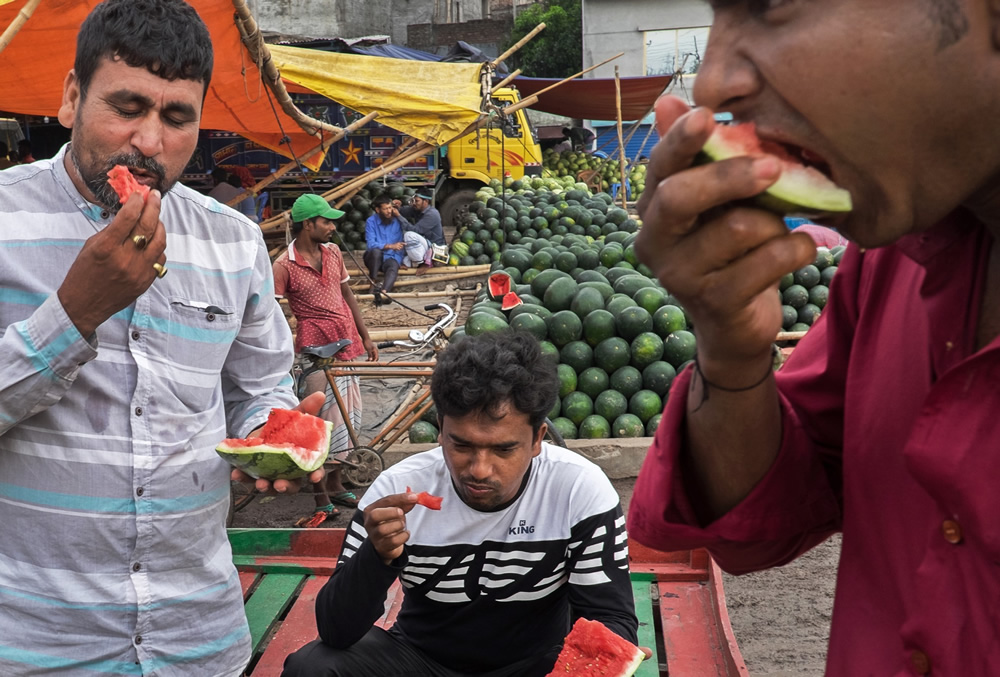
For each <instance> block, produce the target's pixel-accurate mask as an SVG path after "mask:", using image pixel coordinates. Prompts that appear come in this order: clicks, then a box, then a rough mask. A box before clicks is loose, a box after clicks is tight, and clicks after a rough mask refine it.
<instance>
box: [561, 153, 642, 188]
mask: <svg viewBox="0 0 1000 677" xmlns="http://www.w3.org/2000/svg"><path fill="white" fill-rule="evenodd" d="M542 165H543V167H544V169H543V170H542V177H543V178H547V177H555V178H563V177H566V176H569V177H574V180H575V177H577V176H579V175H580V172H585V171H588V170H593V171H599V172H600V173H601V178H600V180H601V189H602V190H610V189H611V185H612V184H614V183H619V182H620V181H621V162H620V161H619V160H607V159H604V158H602V157H600V156H597V155H593V154H591V153H585V152H583V151H572V150H566V151H562V152H556V151H553V150H552V149H551V148H547V149H545V151H544V152H543V153H542ZM628 180H629V183H630V184H631V187H632V196H631V199H633V200H638V199H639V196H640V195H642V192H643V191H644V190H645V189H646V165H644V164H641V163H635V164H632V165H630V166H629V168H628Z"/></svg>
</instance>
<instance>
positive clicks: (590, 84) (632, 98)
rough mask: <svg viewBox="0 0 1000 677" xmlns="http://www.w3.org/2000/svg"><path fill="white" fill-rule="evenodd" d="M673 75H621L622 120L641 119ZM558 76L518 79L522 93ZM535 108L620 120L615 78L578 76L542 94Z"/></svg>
mask: <svg viewBox="0 0 1000 677" xmlns="http://www.w3.org/2000/svg"><path fill="white" fill-rule="evenodd" d="M671 77H672V76H670V75H651V76H649V77H644V78H621V90H622V120H639V119H641V118H642V117H643V116H645V115H646V114H647V113H649V109H650V108H652V107H653V104H654V103H656V99H658V98H659V97H660V95H661V94H663V92H664V90H665V89H666V88H667V85H669V84H670V79H671ZM557 82H559V81H558V80H548V79H544V78H527V77H524V76H521V77H518V78H516V79H515V80H514V84H515V85H516V86H517V89H518V91H520V92H521V96H522V97H525V98H527V97H529V96H531V95H532V94H534V93H535V92H537V91H540V90H542V89H545V88H546V87H548V86H549V85H554V84H555V83H557ZM532 108H534V109H535V110H540V111H544V112H546V113H552V114H553V115H563V116H565V117H568V118H582V119H584V120H617V119H618V112H617V110H616V107H615V81H614V78H602V79H578V80H572V81H570V82H567V83H566V84H563V85H560V86H559V87H557V88H555V89H553V90H552V91H550V92H547V93H545V94H542V95H541V96H540V97H539V98H538V103H536V104H535V105H533V106H532Z"/></svg>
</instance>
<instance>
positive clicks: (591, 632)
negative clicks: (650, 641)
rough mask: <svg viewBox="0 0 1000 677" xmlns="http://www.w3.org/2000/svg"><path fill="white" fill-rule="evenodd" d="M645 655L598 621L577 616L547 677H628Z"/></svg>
mask: <svg viewBox="0 0 1000 677" xmlns="http://www.w3.org/2000/svg"><path fill="white" fill-rule="evenodd" d="M643 658H645V654H644V653H642V650H640V649H639V647H637V646H636V645H634V644H632V643H631V642H629V641H627V640H625V639H623V638H621V637H619V636H618V635H616V634H615V633H613V632H611V631H610V630H608V629H607V628H606V627H605V626H604V624H603V623H601V622H599V621H590V620H587V619H586V618H580V619H577V621H576V623H574V624H573V629H572V630H571V631H570V633H569V634H568V635H567V636H566V641H565V642H564V643H563V648H562V651H561V652H559V658H557V659H556V664H555V666H554V667H553V668H552V672H550V673H549V674H548V676H547V677H566V676H567V675H573V676H574V677H592V676H593V677H597V676H600V677H629V675H632V674H634V673H635V671H636V670H637V669H638V668H639V664H640V663H642V661H643Z"/></svg>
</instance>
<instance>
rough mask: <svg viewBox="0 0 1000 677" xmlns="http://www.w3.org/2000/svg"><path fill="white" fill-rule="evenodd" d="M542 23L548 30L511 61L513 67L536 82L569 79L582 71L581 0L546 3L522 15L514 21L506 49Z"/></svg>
mask: <svg viewBox="0 0 1000 677" xmlns="http://www.w3.org/2000/svg"><path fill="white" fill-rule="evenodd" d="M540 23H544V24H545V30H543V31H542V32H541V33H539V34H538V35H536V36H535V37H534V38H532V40H531V41H530V42H529V43H528V44H526V45H524V46H523V47H521V49H520V50H518V52H517V53H516V54H514V56H512V57H511V59H510V61H511V63H512V64H513V66H514V67H515V68H520V69H521V70H522V71H523V72H524V74H525V75H527V76H530V77H536V78H566V77H569V76H570V75H573V74H574V73H577V72H578V71H580V70H581V68H582V67H581V65H580V64H581V63H583V14H582V10H581V8H580V0H543V2H539V3H536V4H534V5H532V6H531V7H529V8H528V9H526V10H525V11H523V12H521V13H520V14H518V16H517V19H515V21H514V30H513V31H512V32H511V35H510V42H509V43H508V44H507V47H510V46H511V45H513V44H515V43H516V42H517V41H518V40H520V39H521V38H523V37H524V36H525V35H527V34H528V33H530V32H531V31H532V30H534V28H535V26H537V25H538V24H540Z"/></svg>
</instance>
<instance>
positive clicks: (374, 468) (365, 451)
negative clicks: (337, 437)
mask: <svg viewBox="0 0 1000 677" xmlns="http://www.w3.org/2000/svg"><path fill="white" fill-rule="evenodd" d="M384 467H385V465H384V464H383V463H382V457H381V456H379V455H378V453H376V451H375V450H374V449H371V448H370V447H357V448H356V449H352V450H351V453H350V454H348V456H347V458H346V459H345V463H343V464H342V466H341V468H342V470H341V472H342V473H343V477H344V479H345V480H347V481H348V482H350V483H351V484H353V485H354V486H356V487H367V486H369V485H371V483H372V482H374V481H375V478H376V477H378V475H379V473H380V472H382V469H383V468H384Z"/></svg>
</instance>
